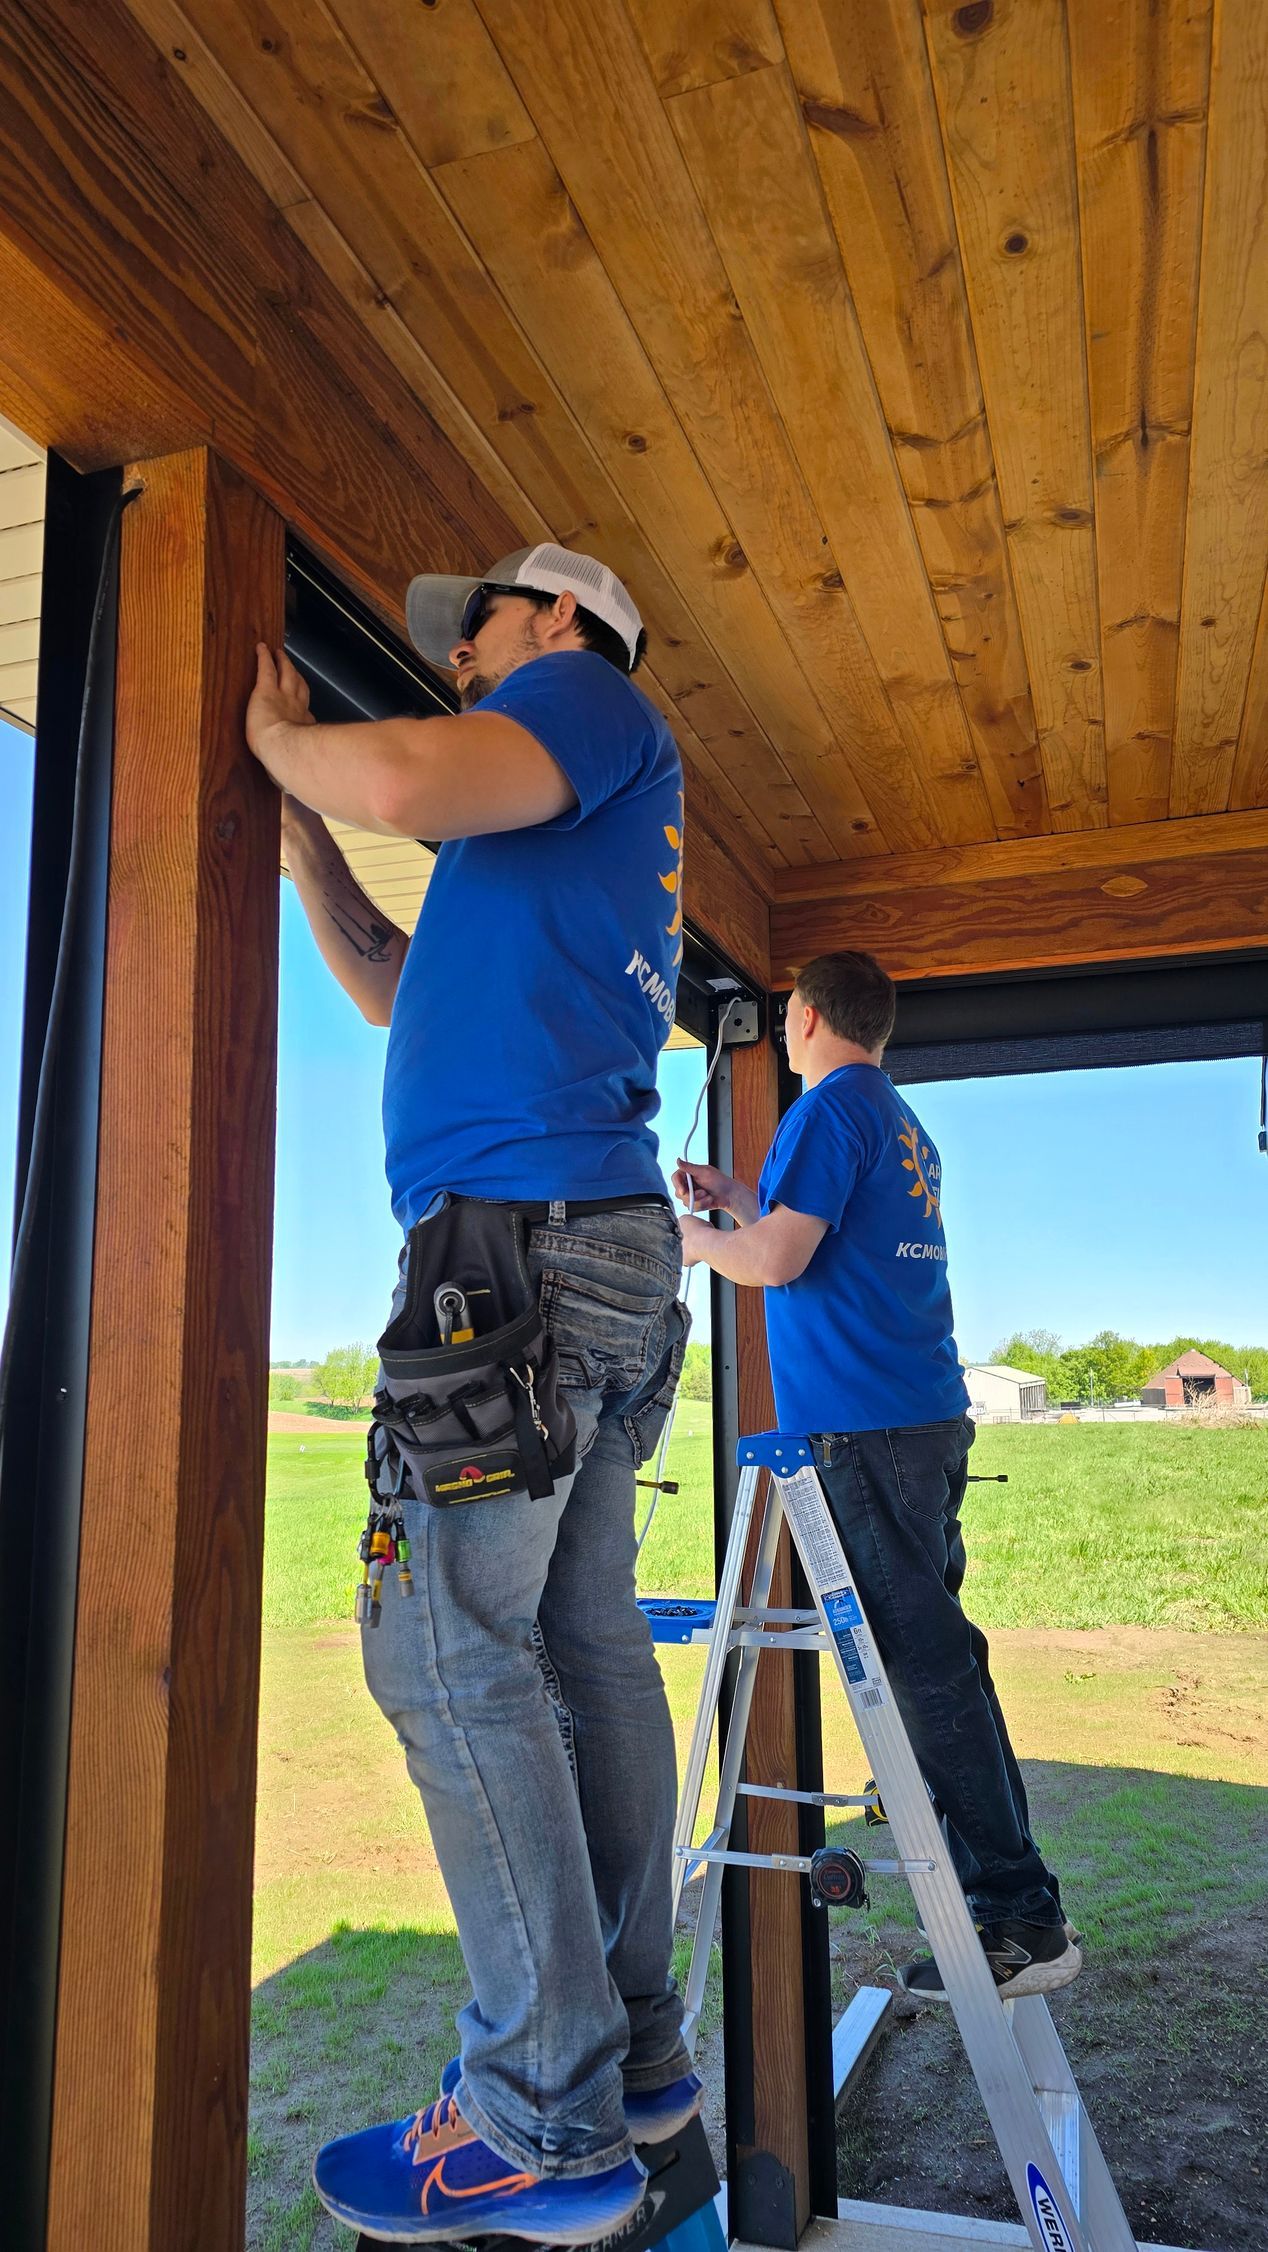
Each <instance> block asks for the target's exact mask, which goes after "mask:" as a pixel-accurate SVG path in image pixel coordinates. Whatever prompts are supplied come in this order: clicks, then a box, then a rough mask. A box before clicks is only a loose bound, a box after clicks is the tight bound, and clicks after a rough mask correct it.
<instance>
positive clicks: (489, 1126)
mask: <svg viewBox="0 0 1268 2252" xmlns="http://www.w3.org/2000/svg"><path fill="white" fill-rule="evenodd" d="M477 709H478V710H480V711H481V712H505V713H506V714H507V716H508V717H509V718H510V719H514V720H518V722H519V724H520V726H521V727H526V728H527V729H528V731H529V733H530V735H534V736H535V737H536V738H537V740H538V742H539V743H541V744H542V745H543V746H544V748H545V749H546V750H548V751H549V753H550V755H551V757H552V758H553V759H555V760H556V761H557V762H558V764H559V765H560V766H561V767H562V768H563V771H564V773H565V774H566V775H567V777H568V780H569V781H570V782H571V784H572V787H573V789H574V790H575V791H576V793H577V803H576V805H575V806H573V807H572V808H571V810H570V811H569V812H567V813H561V814H560V815H559V816H558V818H557V819H555V820H553V821H543V822H540V823H539V824H538V825H537V826H536V827H535V828H531V829H515V830H511V831H509V832H508V833H506V834H505V835H501V836H489V837H464V838H462V839H460V840H458V841H457V842H454V843H451V844H443V845H442V846H441V848H440V851H439V853H438V855H437V859H436V866H435V869H434V871H433V873H432V878H431V882H430V883H429V885H428V887H427V895H426V898H425V899H424V901H423V909H422V914H421V916H420V917H419V923H418V928H417V930H416V932H415V934H414V937H413V940H412V942H411V944H410V948H409V952H408V953H407V955H406V957H405V965H404V968H403V969H402V972H401V979H400V984H399V985H398V987H397V992H396V1002H395V1006H394V1008H393V1010H392V1027H391V1031H390V1033H389V1035H388V1048H387V1070H386V1075H385V1078H384V1084H383V1125H384V1133H385V1136H386V1141H387V1177H388V1182H389V1185H390V1187H391V1191H392V1210H393V1211H394V1213H395V1214H396V1217H397V1219H398V1220H399V1221H400V1222H401V1225H402V1226H403V1227H405V1228H410V1227H412V1226H413V1224H414V1222H415V1220H416V1219H417V1218H418V1217H419V1215H420V1213H421V1212H422V1211H423V1209H424V1207H425V1205H426V1204H427V1202H428V1200H429V1199H430V1197H431V1196H432V1195H433V1194H434V1193H435V1191H436V1190H437V1189H448V1190H450V1191H451V1192H452V1193H453V1194H455V1195H460V1196H483V1197H494V1198H506V1199H510V1200H518V1199H524V1200H525V1201H529V1202H536V1201H537V1200H538V1199H539V1198H543V1197H555V1196H558V1197H574V1198H577V1199H581V1198H589V1197H606V1196H637V1195H642V1194H647V1193H651V1194H653V1195H660V1196H664V1195H665V1194H666V1190H665V1183H664V1180H663V1178H662V1176H661V1172H660V1167H659V1165H658V1163H657V1157H656V1140H655V1136H654V1135H653V1133H652V1127H651V1121H652V1118H653V1116H654V1114H655V1111H656V1108H657V1102H658V1098H657V1094H656V1059H657V1056H658V1055H659V1052H660V1050H661V1048H662V1047H663V1046H664V1043H665V1041H666V1039H667V1038H668V1036H669V1028H670V1025H671V1024H672V1022H673V1014H674V994H675V989H676V986H677V979H678V963H679V961H680V959H681V956H682V828H683V792H682V765H681V761H680V760H679V757H678V751H677V747H676V745H675V743H674V740H673V737H672V735H671V734H670V732H669V729H668V727H667V726H666V724H665V722H664V720H663V719H662V718H661V715H660V713H659V712H658V711H657V710H656V708H655V706H654V705H653V704H649V702H648V701H647V698H646V697H645V696H644V695H642V694H641V692H640V691H639V690H638V689H637V688H636V687H635V686H634V684H633V682H632V681H630V680H627V679H624V678H623V677H622V675H621V674H620V673H619V672H618V671H617V670H616V667H615V666H614V665H610V664H609V663H608V661H607V659H606V658H605V657H599V656H596V655H595V654H594V653H593V651H591V650H561V651H558V652H557V653H555V654H553V655H551V656H546V657H537V658H534V659H533V661H532V662H531V663H530V664H527V665H521V666H520V667H519V668H518V670H517V671H515V672H513V673H512V674H510V676H509V677H508V678H507V679H506V680H504V681H503V682H502V683H501V684H500V685H499V686H498V687H497V688H494V689H492V690H491V691H490V693H489V694H488V695H487V696H485V697H483V698H482V699H481V702H480V704H479V705H478V707H477Z"/></svg>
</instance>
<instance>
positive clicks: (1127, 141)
mask: <svg viewBox="0 0 1268 2252" xmlns="http://www.w3.org/2000/svg"><path fill="white" fill-rule="evenodd" d="M1067 19H1068V23H1069V31H1070V65H1071V84H1072V89H1073V96H1074V126H1075V147H1076V152H1077V160H1078V185H1079V204H1080V219H1081V224H1080V238H1081V243H1082V252H1083V285H1084V307H1085V318H1086V322H1087V364H1088V390H1089V396H1090V402H1091V414H1092V443H1093V451H1094V459H1095V470H1096V539H1097V570H1098V576H1099V585H1100V609H1101V653H1102V659H1103V664H1104V678H1105V763H1106V769H1107V775H1108V783H1109V817H1110V821H1111V823H1120V822H1136V821H1154V820H1159V819H1162V818H1163V817H1164V816H1165V815H1166V812H1167V809H1168V804H1169V797H1170V781H1171V737H1172V727H1173V724H1174V720H1175V704H1176V663H1177V656H1178V650H1179V634H1180V597H1181V588H1182V581H1183V571H1184V526H1185V516H1186V512H1187V505H1188V484H1189V441H1190V431H1191V422H1192V413H1193V369H1194V347H1195V337H1196V326H1197V304H1198V265H1199V251H1200V246H1201V228H1202V176H1203V167H1204V164H1205V160H1206V108H1207V99H1208V95H1209V88H1210V54H1211V6H1210V0H1067Z"/></svg>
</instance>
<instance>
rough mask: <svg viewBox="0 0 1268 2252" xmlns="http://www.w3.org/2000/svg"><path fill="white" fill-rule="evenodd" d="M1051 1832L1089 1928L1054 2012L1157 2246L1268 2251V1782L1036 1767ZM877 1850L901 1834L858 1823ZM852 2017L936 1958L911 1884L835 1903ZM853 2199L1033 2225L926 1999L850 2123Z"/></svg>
mask: <svg viewBox="0 0 1268 2252" xmlns="http://www.w3.org/2000/svg"><path fill="white" fill-rule="evenodd" d="M1024 1771H1025V1777H1026V1784H1027V1790H1028V1792H1029V1794H1030V1802H1031V1815H1032V1824H1033V1828H1034V1831H1035V1834H1036V1837H1037V1839H1038V1841H1039V1845H1040V1848H1041V1850H1042V1851H1043V1853H1044V1855H1045V1857H1046V1858H1047V1859H1048V1860H1049V1861H1050V1863H1051V1865H1052V1866H1053V1867H1054V1868H1055V1869H1057V1870H1058V1871H1059V1873H1060V1876H1061V1881H1062V1887H1063V1894H1064V1898H1065V1902H1066V1906H1067V1908H1068V1910H1069V1912H1070V1914H1071V1915H1072V1916H1073V1917H1074V1920H1075V1922H1076V1923H1077V1924H1078V1925H1079V1927H1080V1929H1081V1931H1082V1932H1083V1934H1084V1940H1083V1952H1084V1969H1083V1973H1082V1975H1081V1977H1079V1978H1078V1979H1077V1980H1076V1981H1075V1982H1074V1983H1073V1984H1072V1985H1071V1986H1068V1987H1066V1988H1063V1989H1062V1990H1061V1991H1060V1992H1059V1993H1058V1994H1056V1995H1054V1997H1053V2015H1054V2017H1055V2019H1056V2021H1057V2025H1058V2029H1059V2031H1060V2033H1061V2036H1062V2039H1063V2041H1064V2043H1065V2045H1066V2049H1067V2052H1068V2054H1069V2057H1070V2061H1071V2063H1072V2065H1073V2067H1074V2070H1075V2074H1076V2077H1077V2078H1078V2080H1079V2084H1080V2087H1081V2089H1082V2093H1083V2096H1084V2099H1085V2101H1086V2103H1087V2106H1088V2110H1089V2113H1090V2115H1091V2118H1092V2122H1093V2125H1094V2127H1095V2128H1096V2131H1097V2134H1098V2137H1099V2139H1100V2142H1101V2145H1102V2148H1103V2149H1104V2152H1105V2155H1106V2158H1107V2160H1108V2162H1109V2166H1110V2171H1111V2173H1112V2174H1113V2175H1114V2177H1115V2180H1116V2182H1117V2184H1118V2189H1119V2194H1120V2196H1121V2197H1122V2199H1123V2203H1124V2206H1125V2208H1126V2211H1127V2217H1128V2220H1129V2222H1130V2223H1131V2225H1132V2227H1133V2230H1134V2231H1135V2233H1136V2234H1137V2235H1138V2237H1140V2238H1141V2240H1142V2241H1145V2240H1150V2241H1155V2242H1156V2241H1159V2240H1161V2241H1162V2242H1165V2243H1169V2244H1179V2245H1199V2246H1204V2247H1207V2248H1208V2252H1262V2247H1263V2242H1264V2237H1263V2226H1264V2222H1263V2216H1264V2209H1265V2204H1266V2202H1268V2172H1266V2170H1265V2161H1264V2160H1263V2157H1262V2155H1261V2151H1260V2149H1259V2148H1258V2147H1257V2145H1259V2144H1260V2143H1261V2139H1262V2121H1263V2118H1264V2116H1265V2113H1266V2111H1268V2024H1266V2023H1265V2020H1264V2016H1263V2012H1262V2010H1261V2008H1260V2004H1259V1995H1260V1985H1261V1965H1262V1962H1263V1955H1264V1948H1265V1945H1266V1944H1268V1789H1262V1788H1259V1787H1256V1786H1253V1785H1249V1784H1239V1783H1221V1782H1210V1781H1198V1780H1193V1779H1191V1778H1188V1777H1184V1776H1176V1775H1168V1774H1165V1773H1157V1772H1155V1771H1153V1770H1151V1769H1147V1768H1116V1767H1079V1766H1075V1765H1072V1764H1067V1763H1064V1762H1059V1761H1038V1760H1032V1761H1028V1762H1026V1763H1025V1766H1024ZM834 1835H835V1836H837V1837H839V1838H843V1839H844V1838H848V1839H849V1842H850V1843H851V1844H852V1845H853V1846H854V1847H855V1850H856V1851H858V1852H859V1853H861V1854H862V1856H863V1858H864V1859H865V1860H866V1859H868V1858H869V1850H870V1853H871V1854H874V1855H879V1854H880V1853H882V1852H883V1851H884V1850H885V1846H884V1844H883V1843H882V1841H883V1840H885V1839H886V1838H887V1836H888V1833H887V1831H885V1830H883V1829H882V1830H864V1829H863V1826H862V1823H861V1822H854V1821H851V1822H846V1823H842V1824H840V1825H838V1826H836V1828H835V1830H834ZM832 1921H833V1955H834V1966H833V1970H834V1989H835V2000H836V2006H837V2008H838V2009H840V2008H841V2007H843V2006H844V2003H845V2002H847V2001H848V2000H849V1997H850V1994H851V1992H852V1991H853V1989H854V1988H855V1986H856V1985H860V1984H864V1983H874V1984H882V1985H893V1984H894V1983H895V1978H894V1973H895V1970H896V1966H897V1965H898V1964H901V1963H902V1962H904V1961H905V1960H907V1959H908V1957H909V1956H910V1955H911V1954H912V1952H913V1951H915V1949H917V1948H919V1947H920V1945H921V1942H919V1941H918V1940H917V1939H916V1935H915V1932H914V1928H913V1927H914V1923H915V1916H914V1910H913V1907H912V1902H911V1897H910V1894H909V1893H908V1892H907V1891H906V1888H905V1887H904V1886H903V1885H901V1884H900V1883H891V1882H889V1881H887V1880H883V1879H882V1880H878V1881H877V1883H876V1884H875V1885H874V1887H873V1890H872V1906H871V1910H870V1911H869V1912H868V1913H867V1915H866V1916H865V1917H863V1918H859V1917H857V1916H856V1917H853V1918H851V1917H849V1916H848V1915H847V1914H846V1913H845V1912H843V1911H833V1914H832ZM838 2154H839V2161H840V2173H841V2181H840V2189H841V2193H842V2195H844V2196H849V2197H862V2198H869V2199H876V2200H878V2201H880V2202H882V2203H891V2204H896V2205H911V2206H926V2207H931V2208H933V2209H935V2210H939V2211H941V2210H946V2211H949V2212H954V2213H960V2214H965V2215H968V2216H971V2217H973V2218H977V2219H992V2220H995V2219H998V2220H1015V2219H1016V2217H1017V2215H1016V2207H1015V2204H1014V2202H1013V2200H1012V2197H1011V2193H1010V2192H1009V2189H1008V2185H1007V2182H1006V2181H1005V2179H1004V2175H1003V2170H1002V2167H1001V2165H1000V2162H999V2156H998V2152H997V2150H996V2147H995V2142H994V2137H993V2135H992V2134H991V2132H990V2129H989V2126H988V2123H987V2120H986V2117H985V2113H984V2111H983V2109H982V2105H981V2101H980V2098H979V2097H978V2094H977V2091H976V2089H975V2088H974V2086H973V2083H972V2081H971V2079H970V2078H969V2075H968V2071H967V2067H966V2065H965V2062H964V2057H963V2052H962V2050H961V2047H960V2043H959V2039H958V2036H957V2034H956V2030H955V2026H954V2023H953V2021H952V2019H951V2017H950V2014H949V2012H947V2011H946V2010H945V2009H938V2008H922V2007H920V2006H918V2005H916V2004H914V2003H912V2002H911V2001H910V2000H909V1999H908V1998H907V1997H906V1996H902V1997H900V1998H899V1999H898V2000H897V2001H896V2003H895V2005H894V2009H893V2011H892V2013H891V2019H890V2024H889V2028H888V2031H887V2033H886V2035H885V2037H884V2039H883V2040H882V2041H881V2043H880V2045H879V2047H878V2049H877V2052H876V2055H875V2058H874V2059H873V2062H872V2064H871V2065H870V2066H869V2068H868V2070H867V2072H866V2074H865V2076H864V2079H863V2082H862V2084H861V2086H860V2087H859V2089H858V2090H857V2091H856V2093H855V2094H854V2095H853V2096H852V2098H851V2100H850V2102H849V2104H848V2105H847V2107H846V2108H845V2110H844V2111H843V2113H842V2115H841V2118H840V2121H839V2134H838Z"/></svg>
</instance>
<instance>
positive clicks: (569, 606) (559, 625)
mask: <svg viewBox="0 0 1268 2252" xmlns="http://www.w3.org/2000/svg"><path fill="white" fill-rule="evenodd" d="M546 616H547V618H548V620H549V622H550V624H551V625H552V626H553V627H554V628H555V629H556V630H557V631H558V632H559V633H561V634H564V633H567V632H568V631H569V630H570V628H571V627H572V626H573V625H574V624H575V623H576V617H577V597H576V595H575V594H574V593H573V591H572V588H571V587H569V586H566V587H565V588H564V590H563V593H562V594H557V595H556V596H555V606H554V609H553V610H548V611H547V613H546Z"/></svg>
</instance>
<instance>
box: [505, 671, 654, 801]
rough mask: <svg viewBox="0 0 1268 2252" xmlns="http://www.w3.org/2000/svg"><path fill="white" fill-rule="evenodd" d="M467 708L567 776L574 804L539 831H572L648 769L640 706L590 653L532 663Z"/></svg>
mask: <svg viewBox="0 0 1268 2252" xmlns="http://www.w3.org/2000/svg"><path fill="white" fill-rule="evenodd" d="M474 708H475V710H476V711H481V712H502V713H504V714H505V716H506V717H507V719H513V720H517V721H518V722H519V725H520V726H521V727H525V728H527V730H528V732H529V734H530V735H532V736H534V737H535V738H536V740H537V741H538V742H539V743H540V744H541V746H542V749H543V750H545V751H549V753H550V756H551V757H552V758H553V759H554V761H555V764H556V765H557V766H559V767H561V768H562V769H563V772H564V773H565V774H566V775H567V777H568V780H569V781H570V782H571V784H572V787H573V789H574V790H575V791H576V793H577V803H576V805H575V806H571V807H569V809H568V811H567V812H566V813H561V814H559V815H558V816H557V817H556V819H555V820H553V821H548V822H543V823H542V827H543V828H549V829H570V828H573V827H574V826H575V825H576V823H577V822H578V821H584V820H585V818H586V816H587V815H588V814H591V813H596V812H597V811H598V809H599V807H600V806H602V805H606V804H607V803H608V801H609V800H610V799H612V798H615V797H617V796H619V795H620V793H621V792H622V791H623V790H628V789H630V788H631V787H632V786H637V785H638V784H640V783H641V782H642V781H643V779H644V778H645V776H646V775H647V774H648V773H649V772H650V770H651V767H652V764H653V762H654V758H655V753H656V747H657V746H656V732H655V728H654V726H653V723H652V718H651V715H649V712H648V709H647V707H646V706H645V704H644V702H643V698H642V697H641V696H640V695H639V693H638V691H637V689H635V688H633V687H632V686H631V684H630V683H629V681H627V680H622V678H621V675H620V673H619V672H618V671H617V669H616V667H615V665H610V664H609V663H608V660H607V658H606V657H600V656H597V655H596V654H595V652H594V651H593V650H592V649H561V650H558V651H556V652H555V653H554V654H553V655H552V656H549V657H536V658H534V659H533V661H532V663H531V664H527V665H520V666H518V667H517V668H516V670H515V671H514V672H513V673H511V674H510V675H509V677H508V678H507V679H506V680H504V681H501V682H500V683H499V685H498V686H497V687H496V688H494V689H492V690H491V691H490V693H489V694H488V695H487V696H482V697H481V698H480V701H479V703H478V704H477V705H476V706H475V707H474Z"/></svg>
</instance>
